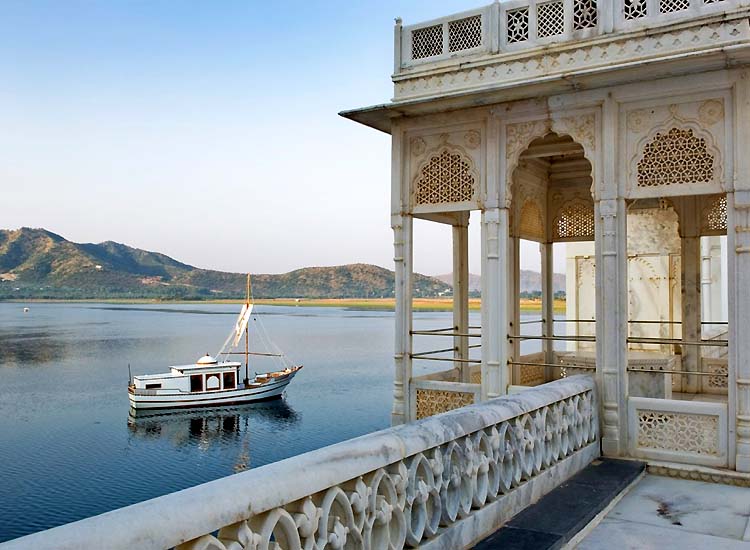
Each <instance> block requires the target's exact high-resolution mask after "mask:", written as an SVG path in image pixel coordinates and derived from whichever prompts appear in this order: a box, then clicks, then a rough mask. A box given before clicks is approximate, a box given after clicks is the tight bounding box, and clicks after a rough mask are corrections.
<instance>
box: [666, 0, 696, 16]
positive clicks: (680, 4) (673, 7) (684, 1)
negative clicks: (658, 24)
mask: <svg viewBox="0 0 750 550" xmlns="http://www.w3.org/2000/svg"><path fill="white" fill-rule="evenodd" d="M689 7H690V0H660V1H659V12H661V13H671V12H674V11H681V10H686V9H688V8H689Z"/></svg>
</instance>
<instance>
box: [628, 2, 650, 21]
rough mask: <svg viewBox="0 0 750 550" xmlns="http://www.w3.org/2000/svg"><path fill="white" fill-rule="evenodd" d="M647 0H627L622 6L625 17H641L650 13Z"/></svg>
mask: <svg viewBox="0 0 750 550" xmlns="http://www.w3.org/2000/svg"><path fill="white" fill-rule="evenodd" d="M646 4H647V0H625V1H624V3H623V6H622V9H623V15H624V16H625V19H640V18H641V17H646V15H647V14H648V11H647V10H648V8H647V5H646Z"/></svg>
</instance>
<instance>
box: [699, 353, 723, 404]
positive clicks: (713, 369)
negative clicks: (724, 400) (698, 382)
mask: <svg viewBox="0 0 750 550" xmlns="http://www.w3.org/2000/svg"><path fill="white" fill-rule="evenodd" d="M701 365H702V367H703V370H704V371H705V372H708V373H711V374H712V375H713V376H706V377H705V378H704V384H703V391H704V392H706V393H715V394H720V395H726V394H727V388H728V385H729V379H728V377H727V374H728V373H729V362H728V361H727V359H726V358H723V357H717V358H709V357H703V358H701Z"/></svg>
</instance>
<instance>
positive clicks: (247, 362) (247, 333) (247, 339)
mask: <svg viewBox="0 0 750 550" xmlns="http://www.w3.org/2000/svg"><path fill="white" fill-rule="evenodd" d="M250 293H251V289H250V274H249V273H248V274H247V292H246V295H245V307H247V308H250ZM249 371H250V323H249V322H248V323H247V324H246V325H245V386H247V385H248V383H249V382H250V376H249Z"/></svg>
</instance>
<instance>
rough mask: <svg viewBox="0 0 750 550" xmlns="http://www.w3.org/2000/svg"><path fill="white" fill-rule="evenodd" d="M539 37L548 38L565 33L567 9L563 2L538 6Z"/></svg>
mask: <svg viewBox="0 0 750 550" xmlns="http://www.w3.org/2000/svg"><path fill="white" fill-rule="evenodd" d="M536 20H537V22H536V24H537V36H538V37H539V38H547V37H549V36H557V35H558V34H562V33H563V32H565V7H564V5H563V3H562V2H560V1H557V2H547V3H546V4H538V5H537V11H536Z"/></svg>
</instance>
